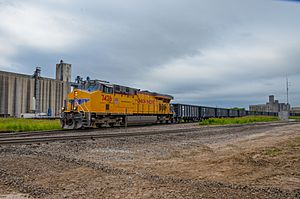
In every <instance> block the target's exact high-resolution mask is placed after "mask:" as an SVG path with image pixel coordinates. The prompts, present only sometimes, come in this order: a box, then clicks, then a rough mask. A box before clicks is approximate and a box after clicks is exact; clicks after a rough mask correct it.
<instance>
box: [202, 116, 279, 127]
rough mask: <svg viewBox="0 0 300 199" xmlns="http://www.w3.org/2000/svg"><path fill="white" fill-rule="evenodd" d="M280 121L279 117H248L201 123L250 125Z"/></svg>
mask: <svg viewBox="0 0 300 199" xmlns="http://www.w3.org/2000/svg"><path fill="white" fill-rule="evenodd" d="M272 121H278V117H271V116H246V117H237V118H209V119H207V120H203V121H201V122H200V125H225V124H250V123H256V122H272Z"/></svg>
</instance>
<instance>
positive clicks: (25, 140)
mask: <svg viewBox="0 0 300 199" xmlns="http://www.w3.org/2000/svg"><path fill="white" fill-rule="evenodd" d="M194 131H199V128H189V129H172V130H163V131H148V132H143V131H140V132H133V133H127V132H121V133H106V134H82V135H66V134H62V135H60V136H53V135H51V136H49V135H46V136H45V135H44V136H29V137H10V138H0V145H7V144H33V143H45V142H46V143H47V142H56V141H78V140H95V139H99V138H118V137H133V136H145V135H156V134H171V133H186V132H194Z"/></svg>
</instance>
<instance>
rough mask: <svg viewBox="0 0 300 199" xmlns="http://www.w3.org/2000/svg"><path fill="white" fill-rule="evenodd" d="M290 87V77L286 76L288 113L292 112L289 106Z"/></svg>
mask: <svg viewBox="0 0 300 199" xmlns="http://www.w3.org/2000/svg"><path fill="white" fill-rule="evenodd" d="M289 86H290V82H289V79H288V75H286V104H287V109H288V110H287V111H290V106H289Z"/></svg>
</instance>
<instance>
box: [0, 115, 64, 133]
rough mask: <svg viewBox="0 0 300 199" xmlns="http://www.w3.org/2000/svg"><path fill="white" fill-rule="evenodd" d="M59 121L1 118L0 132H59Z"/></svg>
mask: <svg viewBox="0 0 300 199" xmlns="http://www.w3.org/2000/svg"><path fill="white" fill-rule="evenodd" d="M59 129H61V127H60V122H59V120H38V119H19V118H0V132H4V131H10V132H21V131H45V130H59Z"/></svg>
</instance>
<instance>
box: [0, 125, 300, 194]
mask: <svg viewBox="0 0 300 199" xmlns="http://www.w3.org/2000/svg"><path fill="white" fill-rule="evenodd" d="M212 131H214V130H213V129H212ZM218 131H220V132H222V131H224V132H225V131H226V132H227V131H228V132H229V133H230V132H236V133H235V134H232V136H228V134H227V133H224V134H216V135H214V136H211V137H207V136H199V135H198V134H196V133H192V134H191V135H193V136H191V137H188V136H185V135H180V134H178V135H169V136H159V135H157V136H152V137H151V136H150V137H151V138H149V137H147V136H145V137H137V138H134V139H133V138H129V140H128V139H127V138H124V139H119V140H117V139H114V140H98V141H94V142H83V143H52V144H48V145H30V146H26V145H25V146H22V147H20V146H15V147H14V146H5V147H1V148H0V149H1V150H2V152H1V153H0V154H1V155H0V159H1V160H0V177H1V181H0V198H28V197H31V198H300V124H299V123H298V124H291V125H282V126H275V127H273V126H266V127H265V128H261V127H255V126H250V127H247V128H245V127H232V128H230V129H229V130H228V129H227V128H225V127H224V130H222V128H221V129H220V127H218ZM249 132H251V133H249ZM285 192H286V193H287V195H286V197H285ZM20 193H22V194H21V195H18V194H20ZM290 193H291V194H290Z"/></svg>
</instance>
